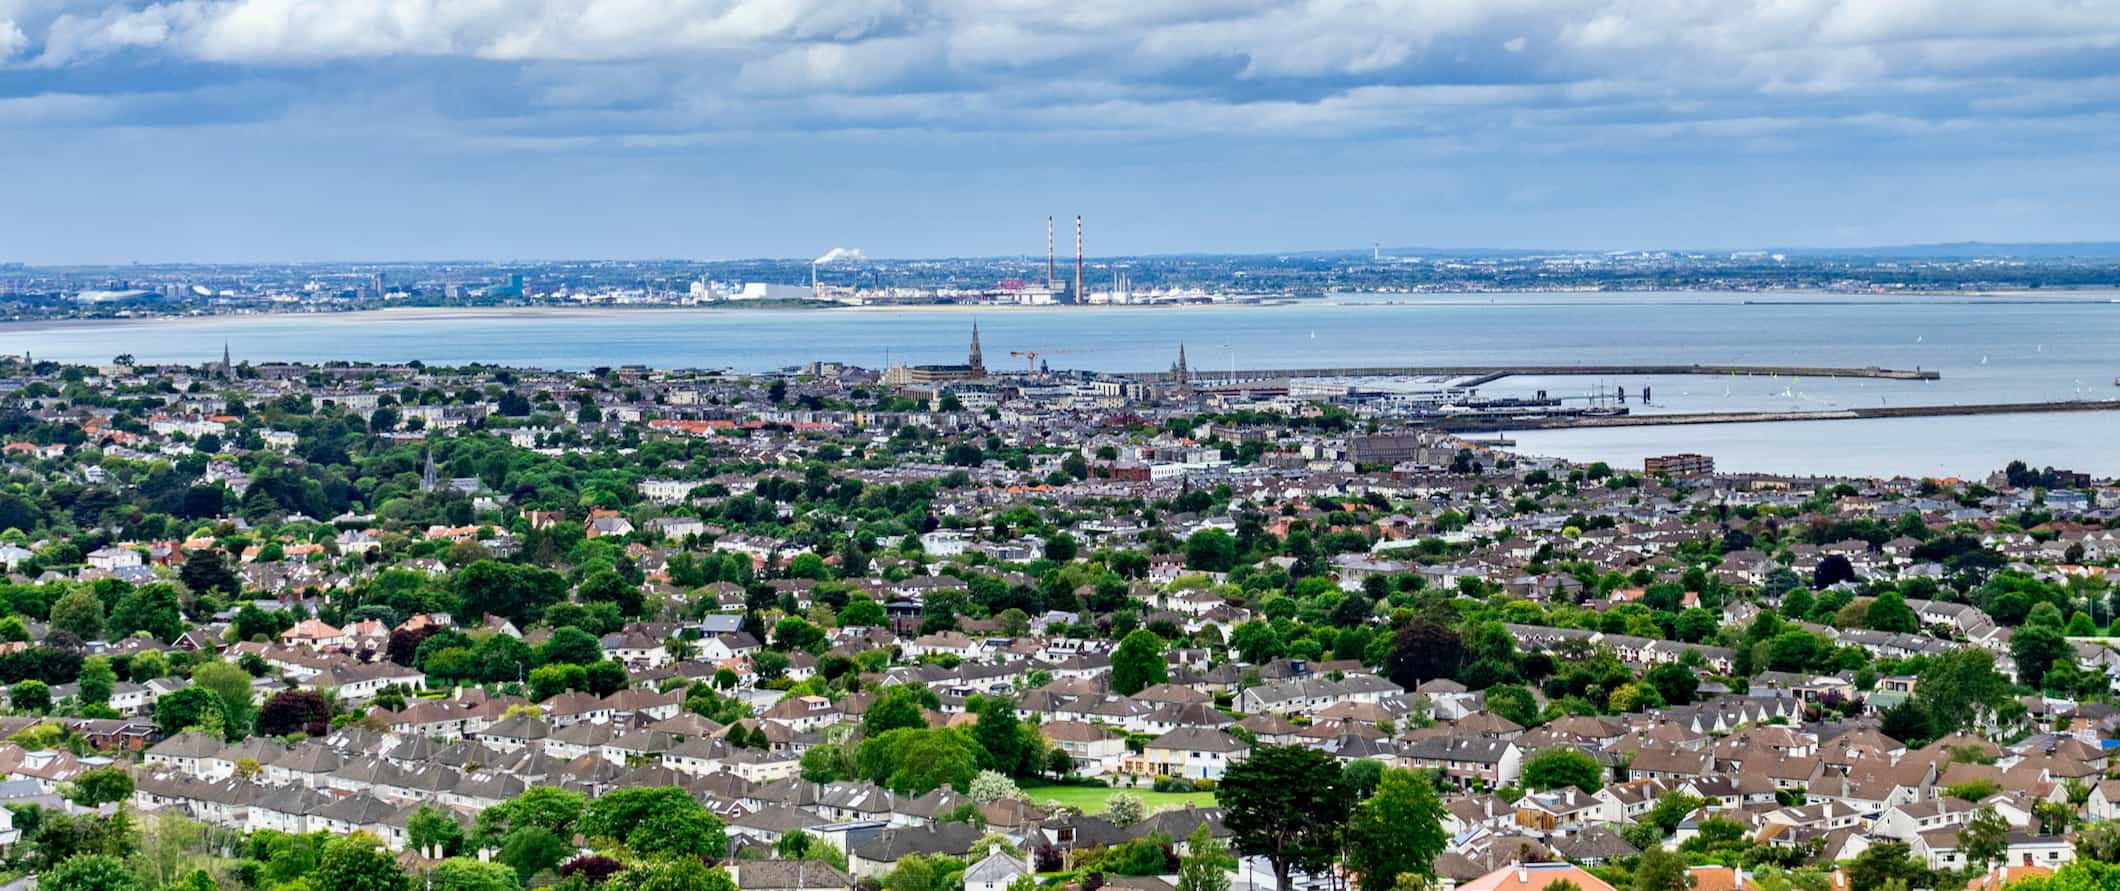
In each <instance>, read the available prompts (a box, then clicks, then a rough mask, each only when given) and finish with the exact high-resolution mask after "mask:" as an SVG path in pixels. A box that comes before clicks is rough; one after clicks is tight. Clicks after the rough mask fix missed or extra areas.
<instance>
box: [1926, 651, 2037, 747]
mask: <svg viewBox="0 0 2120 891" xmlns="http://www.w3.org/2000/svg"><path fill="white" fill-rule="evenodd" d="M2009 688H2010V685H2009V681H2007V680H2004V679H2003V677H2002V675H2000V674H1997V673H1996V672H1995V655H1994V654H1993V653H1990V652H1988V651H1986V650H1983V649H1980V648H1978V647H1964V648H1960V649H1954V650H1948V651H1945V652H1943V653H1941V654H1938V655H1936V656H1933V657H1930V659H1929V667H1928V670H1926V671H1923V672H1922V673H1921V685H1920V686H1919V687H1918V688H1916V691H1915V693H1914V699H1913V700H1912V701H1914V702H1919V703H1920V704H1921V707H1922V709H1923V710H1924V711H1926V712H1927V714H1928V715H1929V717H1930V719H1931V723H1932V724H1933V725H1934V729H1935V732H1937V733H1938V734H1942V733H1947V732H1949V731H1952V730H1958V729H1963V728H1966V727H1971V726H1973V725H1974V724H1975V723H1976V722H1978V721H1979V720H1980V719H1981V718H1982V716H1984V715H1989V714H1993V713H1994V711H1995V709H1996V708H1997V707H1998V706H2000V705H2001V704H2002V702H2003V701H2004V700H2005V699H2007V698H2008V696H2009ZM1901 741H1902V742H1908V743H1913V742H1916V740H1901Z"/></svg>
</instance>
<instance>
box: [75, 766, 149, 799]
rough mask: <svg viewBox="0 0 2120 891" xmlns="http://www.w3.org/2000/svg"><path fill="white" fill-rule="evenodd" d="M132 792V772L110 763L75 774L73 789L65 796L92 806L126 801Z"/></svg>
mask: <svg viewBox="0 0 2120 891" xmlns="http://www.w3.org/2000/svg"><path fill="white" fill-rule="evenodd" d="M132 794H133V779H132V774H130V773H128V772H126V770H125V768H123V767H119V766H116V765H112V766H110V767H98V768H95V769H92V770H84V771H82V772H81V773H79V774H76V775H75V776H74V780H73V790H72V792H71V793H70V794H68V795H67V796H66V798H67V800H68V801H71V802H73V803H75V804H78V805H80V806H82V807H89V808H92V807H95V806H97V805H99V804H111V803H116V802H124V801H128V800H130V799H131V798H132Z"/></svg>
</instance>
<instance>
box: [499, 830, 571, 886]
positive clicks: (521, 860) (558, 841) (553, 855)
mask: <svg viewBox="0 0 2120 891" xmlns="http://www.w3.org/2000/svg"><path fill="white" fill-rule="evenodd" d="M572 853H574V846H573V845H570V844H568V843H567V840H566V839H563V838H560V837H559V836H557V835H554V834H552V830H550V829H546V828H545V827H543V826H521V827H517V828H516V830H515V831H514V832H510V833H508V841H507V843H506V844H503V845H501V853H500V861H501V862H502V863H506V864H508V865H509V866H510V867H513V868H514V869H515V875H516V878H518V879H520V880H522V882H523V883H524V884H526V885H527V884H529V882H530V877H531V876H534V875H537V874H538V873H540V872H544V871H545V870H548V869H554V868H556V867H558V866H559V864H560V861H562V860H565V859H567V855H569V854H572Z"/></svg>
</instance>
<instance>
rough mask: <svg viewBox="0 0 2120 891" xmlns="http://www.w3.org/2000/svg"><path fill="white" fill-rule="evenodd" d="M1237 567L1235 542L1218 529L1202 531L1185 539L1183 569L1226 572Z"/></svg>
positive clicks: (1227, 534) (1234, 539)
mask: <svg viewBox="0 0 2120 891" xmlns="http://www.w3.org/2000/svg"><path fill="white" fill-rule="evenodd" d="M1236 566H1237V540H1236V538H1234V537H1232V536H1231V535H1230V534H1229V533H1227V532H1224V531H1222V530H1220V529H1202V530H1199V531H1198V532H1194V533H1193V534H1192V535H1191V536H1188V537H1187V538H1186V539H1185V568H1186V569H1193V570H1198V571H1201V572H1228V571H1230V570H1232V569H1235V568H1236Z"/></svg>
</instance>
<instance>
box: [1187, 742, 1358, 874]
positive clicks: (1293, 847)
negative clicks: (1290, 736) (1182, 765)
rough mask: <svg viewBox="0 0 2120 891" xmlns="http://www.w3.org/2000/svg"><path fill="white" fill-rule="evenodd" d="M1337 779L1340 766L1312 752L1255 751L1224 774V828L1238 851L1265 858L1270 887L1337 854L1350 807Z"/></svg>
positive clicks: (1318, 866)
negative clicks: (1270, 871)
mask: <svg viewBox="0 0 2120 891" xmlns="http://www.w3.org/2000/svg"><path fill="white" fill-rule="evenodd" d="M1340 780H1341V775H1340V766H1339V762H1338V761H1337V760H1335V759H1334V758H1333V757H1332V756H1331V755H1328V754H1325V753H1324V752H1320V751H1318V750H1316V749H1310V748H1305V747H1302V746H1265V747H1262V748H1259V749H1256V750H1254V751H1253V752H1252V754H1251V757H1249V758H1246V759H1244V760H1243V761H1240V762H1237V763H1236V764H1233V765H1231V766H1230V767H1229V769H1228V770H1227V771H1226V772H1225V773H1224V774H1223V777H1222V785H1221V787H1220V789H1219V790H1218V793H1217V798H1218V799H1219V801H1220V803H1221V805H1222V809H1223V816H1222V822H1223V825H1224V826H1225V827H1227V828H1228V829H1229V831H1230V833H1231V834H1232V836H1233V837H1234V840H1235V842H1236V848H1237V850H1238V851H1241V852H1243V853H1245V854H1248V855H1253V856H1259V857H1264V858H1266V861H1267V862H1268V863H1270V864H1272V866H1273V872H1274V879H1275V885H1276V886H1277V887H1281V888H1286V887H1289V885H1288V876H1289V873H1290V871H1291V870H1293V869H1298V868H1300V869H1303V870H1304V871H1306V872H1314V871H1317V870H1319V869H1323V868H1325V867H1326V866H1327V865H1329V864H1331V862H1332V861H1333V858H1334V857H1335V856H1337V855H1338V853H1339V850H1340V844H1339V842H1340V828H1341V827H1342V826H1343V825H1345V824H1346V822H1347V817H1348V813H1349V811H1351V810H1352V809H1353V804H1354V803H1353V801H1351V800H1350V798H1349V796H1348V795H1347V793H1346V790H1345V789H1344V788H1343V787H1342V785H1341V782H1340Z"/></svg>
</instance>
